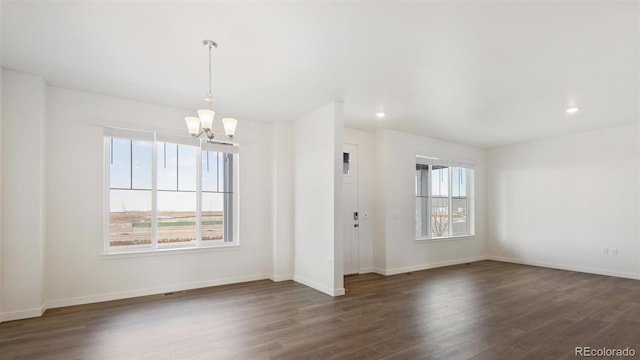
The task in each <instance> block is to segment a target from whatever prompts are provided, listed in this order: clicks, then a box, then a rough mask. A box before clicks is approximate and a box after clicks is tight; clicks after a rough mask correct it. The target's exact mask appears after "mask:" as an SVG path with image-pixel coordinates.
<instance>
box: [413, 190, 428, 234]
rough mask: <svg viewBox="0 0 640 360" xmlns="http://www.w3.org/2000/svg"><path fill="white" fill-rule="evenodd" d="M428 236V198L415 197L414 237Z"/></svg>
mask: <svg viewBox="0 0 640 360" xmlns="http://www.w3.org/2000/svg"><path fill="white" fill-rule="evenodd" d="M427 236H429V198H426V197H416V237H418V238H421V237H427Z"/></svg>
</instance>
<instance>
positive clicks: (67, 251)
mask: <svg viewBox="0 0 640 360" xmlns="http://www.w3.org/2000/svg"><path fill="white" fill-rule="evenodd" d="M48 95H49V96H48V115H49V118H48V124H49V127H48V142H47V149H46V150H47V154H48V162H47V173H48V175H49V177H48V182H47V200H48V201H47V205H46V206H47V234H48V239H47V241H48V245H47V252H46V255H47V257H46V259H47V267H46V270H47V271H46V273H47V275H46V285H47V286H46V298H47V299H48V300H49V301H48V306H50V307H52V306H53V307H55V306H63V305H69V304H76V303H86V302H91V301H101V300H105V299H114V298H123V297H130V296H137V295H144V294H151V293H161V292H165V291H174V290H180V289H188V288H196V287H203V286H211V285H217V284H222V283H230V282H239V281H246V280H253V279H263V278H267V277H268V274H269V273H270V271H271V256H270V242H271V224H270V221H271V218H270V215H269V214H270V211H271V197H270V189H271V160H270V159H271V158H270V140H269V136H268V134H269V131H270V129H269V126H268V125H266V124H262V123H256V122H252V121H250V120H249V119H242V121H241V122H240V123H239V124H238V139H239V141H240V142H241V144H242V145H241V147H240V161H239V173H240V175H239V177H240V178H239V181H240V184H239V194H240V196H239V199H240V230H239V241H240V246H239V247H237V248H230V249H217V250H192V251H184V252H165V253H156V254H151V255H149V256H139V255H137V256H126V255H123V256H102V251H103V250H102V249H103V233H102V229H103V228H102V218H103V215H102V214H103V200H102V194H103V190H102V189H103V163H102V156H103V145H102V144H103V141H102V137H103V131H102V128H101V127H100V126H93V125H91V124H115V125H121V126H126V127H132V128H140V129H148V130H158V131H161V132H163V133H169V134H174V135H186V128H185V125H184V120H183V117H184V116H185V115H188V114H190V113H192V112H193V111H190V110H183V109H176V108H170V107H164V106H158V105H151V104H146V103H141V102H135V101H129V100H123V99H118V98H113V97H107V96H100V95H94V94H89V93H84V92H78V91H71V90H65V89H59V88H49V94H48ZM29 101H31V99H29ZM194 111H195V110H194ZM216 125H217V126H219V125H220V124H217V122H216ZM220 127H221V126H220ZM216 133H218V134H221V133H222V131H221V129H217V131H216ZM265 134H267V136H265Z"/></svg>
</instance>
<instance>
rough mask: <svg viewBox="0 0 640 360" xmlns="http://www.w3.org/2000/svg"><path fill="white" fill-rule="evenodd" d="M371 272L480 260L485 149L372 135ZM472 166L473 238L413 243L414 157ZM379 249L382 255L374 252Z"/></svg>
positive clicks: (410, 137) (391, 134)
mask: <svg viewBox="0 0 640 360" xmlns="http://www.w3.org/2000/svg"><path fill="white" fill-rule="evenodd" d="M375 147H376V154H377V158H376V162H375V167H376V169H375V171H374V172H375V174H376V175H375V181H376V185H375V194H376V199H377V201H378V202H379V203H378V204H377V205H376V206H375V209H376V210H375V217H376V219H377V222H376V223H380V225H378V226H377V227H376V229H375V231H376V234H375V240H374V265H375V271H376V272H378V273H382V274H387V275H390V274H397V273H403V272H409V271H417V270H422V269H427V268H432V267H438V266H445V265H451V264H457V263H464V262H469V261H475V260H481V259H483V258H484V256H485V228H484V223H485V211H484V210H485V197H484V187H485V182H484V174H485V151H484V150H483V149H479V148H474V147H471V146H465V145H459V144H454V143H450V142H445V141H440V140H435V139H431V138H427V137H423V136H417V135H413V134H409V133H404V132H399V131H392V130H381V131H379V132H378V133H376V136H375ZM417 153H419V154H422V155H429V156H433V157H438V158H443V159H448V160H460V161H467V162H471V163H474V164H475V171H474V176H475V188H474V193H475V199H474V203H475V204H474V209H475V211H474V214H475V215H474V216H475V235H474V236H470V237H465V238H455V239H448V240H438V241H416V240H415V238H416V235H415V217H416V213H415V212H416V206H415V155H416V154H417ZM380 251H384V252H383V253H382V254H380Z"/></svg>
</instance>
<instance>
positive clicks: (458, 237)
mask: <svg viewBox="0 0 640 360" xmlns="http://www.w3.org/2000/svg"><path fill="white" fill-rule="evenodd" d="M475 237H476V236H475V235H456V236H443V237H433V238H417V239H416V242H440V241H453V240H468V239H473V238H475Z"/></svg>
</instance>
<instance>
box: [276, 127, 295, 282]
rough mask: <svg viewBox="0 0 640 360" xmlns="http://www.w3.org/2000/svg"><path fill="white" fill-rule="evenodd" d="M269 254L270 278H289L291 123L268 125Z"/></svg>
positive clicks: (291, 239)
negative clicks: (270, 231) (270, 175)
mask: <svg viewBox="0 0 640 360" xmlns="http://www.w3.org/2000/svg"><path fill="white" fill-rule="evenodd" d="M271 157H272V161H273V171H272V181H271V217H272V221H271V223H272V224H273V226H272V236H271V241H272V242H271V255H272V273H271V279H272V280H273V281H283V280H291V279H293V231H294V226H293V192H294V182H293V126H292V124H291V123H289V122H285V121H276V122H274V123H272V124H271Z"/></svg>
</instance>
